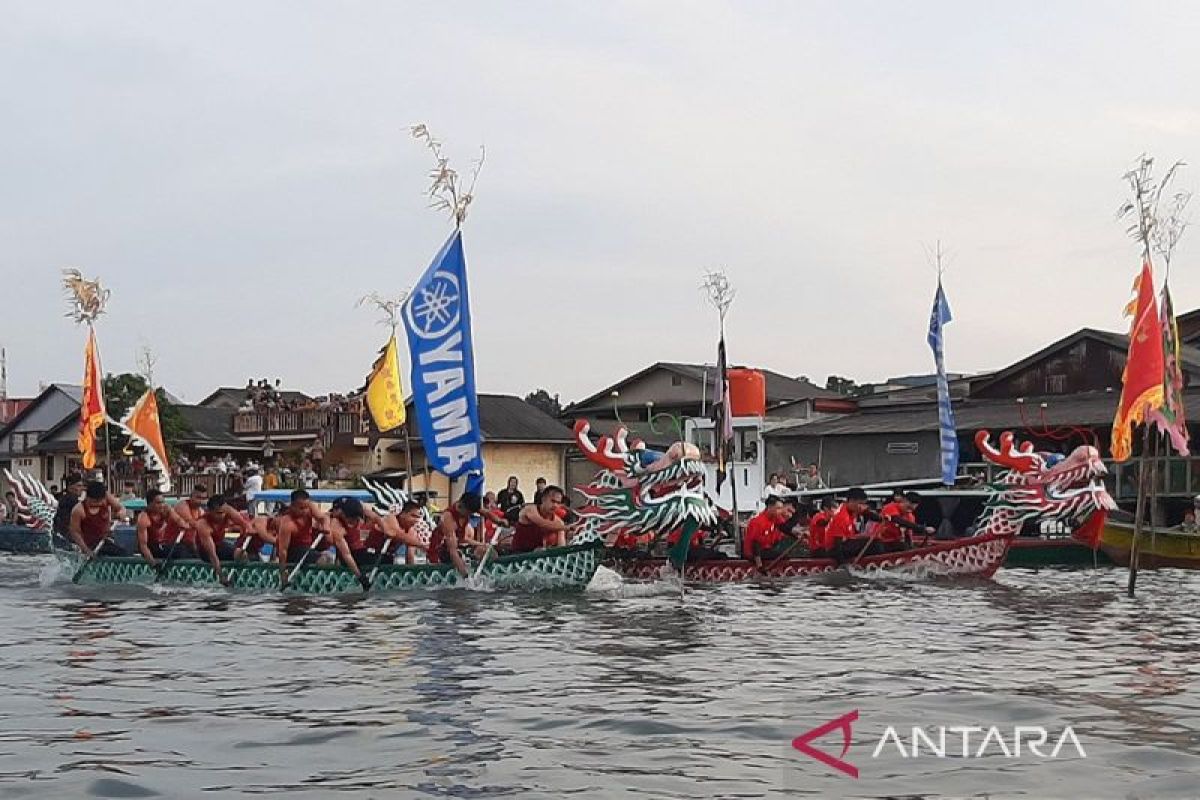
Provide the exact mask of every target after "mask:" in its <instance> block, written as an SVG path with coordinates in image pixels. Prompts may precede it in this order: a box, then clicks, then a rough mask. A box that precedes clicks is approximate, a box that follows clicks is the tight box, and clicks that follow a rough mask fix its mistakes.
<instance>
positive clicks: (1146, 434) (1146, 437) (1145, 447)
mask: <svg viewBox="0 0 1200 800" xmlns="http://www.w3.org/2000/svg"><path fill="white" fill-rule="evenodd" d="M1142 427H1143V431H1142V457H1141V459H1139V462H1138V493H1137V504H1136V505H1135V510H1134V517H1133V541H1131V542H1130V543H1129V583H1128V584H1127V585H1126V587H1125V591H1126V593H1127V594H1128V595H1129V596H1130V597H1133V595H1134V591H1135V589H1136V587H1137V576H1138V558H1139V557H1140V555H1141V553H1140V552H1139V549H1138V542H1139V540H1140V539H1141V537H1142V517H1143V516H1144V514H1145V508H1146V476H1147V473H1148V472H1149V470H1147V469H1146V465H1147V456H1149V455H1150V449H1151V443H1152V442H1155V441H1157V439H1156V438H1155V437H1151V435H1150V428H1151V426H1150V425H1149V424H1145V425H1143V426H1142Z"/></svg>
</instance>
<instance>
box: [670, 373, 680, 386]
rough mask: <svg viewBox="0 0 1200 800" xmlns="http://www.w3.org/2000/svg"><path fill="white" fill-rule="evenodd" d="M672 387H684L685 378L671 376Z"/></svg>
mask: <svg viewBox="0 0 1200 800" xmlns="http://www.w3.org/2000/svg"><path fill="white" fill-rule="evenodd" d="M671 385H672V386H683V376H682V375H672V376H671Z"/></svg>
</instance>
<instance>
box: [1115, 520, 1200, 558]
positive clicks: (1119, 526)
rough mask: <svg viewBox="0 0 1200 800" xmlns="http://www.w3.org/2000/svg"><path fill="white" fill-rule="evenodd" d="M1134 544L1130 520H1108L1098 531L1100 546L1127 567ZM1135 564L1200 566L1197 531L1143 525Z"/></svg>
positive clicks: (1199, 544)
mask: <svg viewBox="0 0 1200 800" xmlns="http://www.w3.org/2000/svg"><path fill="white" fill-rule="evenodd" d="M1132 546H1133V523H1132V522H1123V521H1119V520H1113V519H1110V520H1108V521H1107V522H1106V523H1105V525H1104V530H1103V531H1101V533H1100V549H1101V550H1102V551H1104V553H1105V554H1106V555H1107V556H1108V557H1109V558H1111V559H1112V560H1113V563H1115V564H1117V565H1118V566H1122V567H1128V566H1129V556H1130V552H1131V549H1132ZM1138 567H1139V568H1141V569H1155V568H1158V567H1175V568H1177V569H1200V533H1184V532H1183V531H1178V530H1166V529H1163V528H1151V527H1150V526H1145V527H1143V528H1142V536H1141V541H1140V542H1138Z"/></svg>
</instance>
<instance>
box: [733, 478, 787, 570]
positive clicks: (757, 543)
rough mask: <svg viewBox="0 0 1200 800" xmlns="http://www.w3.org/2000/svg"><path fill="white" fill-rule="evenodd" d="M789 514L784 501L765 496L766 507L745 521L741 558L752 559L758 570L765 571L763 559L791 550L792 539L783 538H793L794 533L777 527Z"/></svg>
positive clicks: (781, 554)
mask: <svg viewBox="0 0 1200 800" xmlns="http://www.w3.org/2000/svg"><path fill="white" fill-rule="evenodd" d="M790 516H791V514H790V511H789V509H788V507H787V506H786V505H785V504H784V502H783V501H782V500H781V499H779V498H778V497H776V496H775V495H772V496H770V497H768V498H767V500H766V507H765V508H764V509H763V510H762V511H760V512H758V514H756V515H755V516H753V517H752V518H751V519H750V521H749V522H747V523H746V532H745V534H744V535H743V537H742V558H744V559H746V560H747V561H753V562H754V566H755V567H756V568H757V569H758V571H759V572H766V568H765V567H764V566H763V560H764V559H767V560H769V561H774V560H775V559H777V558H780V557H782V556H783V555H785V554H786V553H787V552H789V551H791V549H792V545H793V543H794V541H784V540H785V539H787V538H793V539H794V534H785V533H784V532H783V531H782V530H781V529H780V527H779V526H780V525H781V524H783V523H784V522H786V521H787V520H788V517H790Z"/></svg>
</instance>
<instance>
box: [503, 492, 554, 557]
mask: <svg viewBox="0 0 1200 800" xmlns="http://www.w3.org/2000/svg"><path fill="white" fill-rule="evenodd" d="M565 495H566V493H565V492H564V491H563V490H562V489H560V488H558V487H557V486H547V487H546V488H545V489H543V490H542V492H541V493H540V494H539V495H538V501H537V504H536V505H535V504H533V503H530V504H528V505H526V506H524V507H523V508H522V509H521V514H520V516H519V517H517V524H516V525H515V526H514V529H513V536H512V542H511V544H510V545H509V548H510V552H512V553H530V552H532V551H534V550H537V549H538V548H542V547H562V546H563V545H565V544H566V543H567V523H565V522H564V521H563V517H565V516H566V514H565V513H563V514H560V513H559V512H560V511H565V509H564V508H563V506H562V502H563V497H565Z"/></svg>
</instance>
